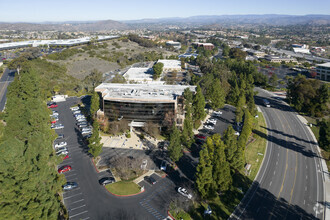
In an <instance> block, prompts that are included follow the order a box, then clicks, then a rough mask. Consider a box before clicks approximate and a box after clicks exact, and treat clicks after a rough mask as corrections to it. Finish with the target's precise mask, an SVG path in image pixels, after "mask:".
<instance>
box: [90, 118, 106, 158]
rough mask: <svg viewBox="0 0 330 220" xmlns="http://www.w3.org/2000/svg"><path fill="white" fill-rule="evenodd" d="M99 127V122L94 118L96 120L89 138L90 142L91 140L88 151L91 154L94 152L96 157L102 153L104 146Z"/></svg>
mask: <svg viewBox="0 0 330 220" xmlns="http://www.w3.org/2000/svg"><path fill="white" fill-rule="evenodd" d="M99 129H100V125H99V123H98V122H97V121H96V120H94V122H93V134H92V136H91V137H90V138H89V139H88V142H89V144H88V147H89V150H88V152H89V153H90V154H92V155H93V156H94V157H97V156H98V155H100V153H101V152H102V147H103V144H102V143H101V137H100V135H99Z"/></svg>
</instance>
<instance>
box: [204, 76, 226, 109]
mask: <svg viewBox="0 0 330 220" xmlns="http://www.w3.org/2000/svg"><path fill="white" fill-rule="evenodd" d="M208 91H209V95H208V98H209V100H210V105H211V107H212V109H213V110H216V109H218V108H222V107H223V106H224V105H225V94H224V91H223V87H222V86H221V83H220V80H213V82H212V84H211V88H210V89H209V90H208Z"/></svg>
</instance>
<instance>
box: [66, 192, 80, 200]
mask: <svg viewBox="0 0 330 220" xmlns="http://www.w3.org/2000/svg"><path fill="white" fill-rule="evenodd" d="M79 195H82V193H78V194H76V195H73V196H69V197H66V198H64V197H63V199H70V198H72V197H75V196H79Z"/></svg>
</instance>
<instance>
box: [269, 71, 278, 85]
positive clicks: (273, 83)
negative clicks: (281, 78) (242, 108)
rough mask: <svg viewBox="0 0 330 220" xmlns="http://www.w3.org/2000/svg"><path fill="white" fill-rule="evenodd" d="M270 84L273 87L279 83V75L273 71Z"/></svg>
mask: <svg viewBox="0 0 330 220" xmlns="http://www.w3.org/2000/svg"><path fill="white" fill-rule="evenodd" d="M269 84H270V85H271V86H273V87H276V86H277V85H278V77H277V75H276V74H275V73H273V74H272V76H271V77H270V78H269Z"/></svg>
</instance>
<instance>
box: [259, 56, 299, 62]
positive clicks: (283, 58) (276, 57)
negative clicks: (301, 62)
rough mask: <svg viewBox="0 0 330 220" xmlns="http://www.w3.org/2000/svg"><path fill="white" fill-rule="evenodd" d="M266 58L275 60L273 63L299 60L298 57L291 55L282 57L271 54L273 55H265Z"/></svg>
mask: <svg viewBox="0 0 330 220" xmlns="http://www.w3.org/2000/svg"><path fill="white" fill-rule="evenodd" d="M265 59H266V60H267V61H270V62H273V63H282V62H285V63H289V62H297V60H296V59H294V58H291V57H280V56H271V55H267V56H265Z"/></svg>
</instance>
